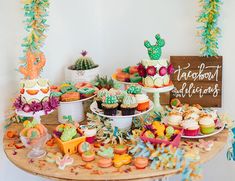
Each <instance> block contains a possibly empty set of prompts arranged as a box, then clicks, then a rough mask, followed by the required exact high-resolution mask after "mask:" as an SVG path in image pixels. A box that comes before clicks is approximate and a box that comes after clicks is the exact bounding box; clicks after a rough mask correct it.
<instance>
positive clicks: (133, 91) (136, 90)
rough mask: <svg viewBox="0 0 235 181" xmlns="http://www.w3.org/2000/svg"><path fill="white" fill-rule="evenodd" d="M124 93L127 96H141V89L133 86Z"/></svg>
mask: <svg viewBox="0 0 235 181" xmlns="http://www.w3.org/2000/svg"><path fill="white" fill-rule="evenodd" d="M126 91H127V93H128V94H133V95H136V94H141V92H142V90H141V87H139V86H134V85H132V86H130V87H129V88H128V89H127V90H126Z"/></svg>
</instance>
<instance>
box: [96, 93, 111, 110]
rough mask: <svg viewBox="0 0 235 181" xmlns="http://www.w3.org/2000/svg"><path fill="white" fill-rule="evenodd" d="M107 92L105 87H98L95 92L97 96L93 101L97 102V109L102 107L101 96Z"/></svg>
mask: <svg viewBox="0 0 235 181" xmlns="http://www.w3.org/2000/svg"><path fill="white" fill-rule="evenodd" d="M107 93H108V90H107V89H100V90H99V91H98V92H97V96H96V97H95V101H96V103H97V107H98V108H99V109H102V99H103V97H104V96H105V95H106V94H107Z"/></svg>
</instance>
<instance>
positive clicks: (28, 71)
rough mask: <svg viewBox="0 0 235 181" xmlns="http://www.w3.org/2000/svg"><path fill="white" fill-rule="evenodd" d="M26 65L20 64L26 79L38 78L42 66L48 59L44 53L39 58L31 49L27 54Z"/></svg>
mask: <svg viewBox="0 0 235 181" xmlns="http://www.w3.org/2000/svg"><path fill="white" fill-rule="evenodd" d="M26 62H27V64H26V66H20V67H19V71H20V73H22V74H23V75H24V76H25V78H26V79H28V78H29V79H36V78H38V77H39V75H40V72H41V70H42V68H43V67H44V66H45V64H46V59H45V56H44V54H43V53H40V54H39V57H38V58H37V57H36V56H35V55H34V54H33V53H32V52H31V51H28V52H27V54H26Z"/></svg>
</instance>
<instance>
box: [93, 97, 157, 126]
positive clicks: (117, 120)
mask: <svg viewBox="0 0 235 181" xmlns="http://www.w3.org/2000/svg"><path fill="white" fill-rule="evenodd" d="M153 107H154V106H153V102H152V101H150V107H149V109H148V110H147V111H143V112H140V111H135V114H134V115H128V116H122V115H121V111H119V110H118V111H117V115H116V116H109V115H104V112H103V110H102V109H99V108H98V107H97V103H96V102H93V103H92V104H91V105H90V109H91V111H92V112H93V113H94V114H97V115H99V116H102V117H105V118H109V119H111V120H112V126H113V127H118V128H119V129H125V130H128V129H130V127H131V124H132V119H133V117H137V116H141V115H143V114H146V113H148V112H149V111H151V110H152V109H153Z"/></svg>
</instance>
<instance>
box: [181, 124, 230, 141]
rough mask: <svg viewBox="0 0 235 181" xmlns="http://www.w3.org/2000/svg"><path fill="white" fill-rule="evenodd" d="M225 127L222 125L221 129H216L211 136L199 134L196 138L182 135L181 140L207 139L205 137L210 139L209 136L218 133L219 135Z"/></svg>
mask: <svg viewBox="0 0 235 181" xmlns="http://www.w3.org/2000/svg"><path fill="white" fill-rule="evenodd" d="M224 127H225V125H224V124H223V126H222V127H221V128H218V129H216V130H215V131H214V132H213V133H211V134H202V133H200V132H199V135H198V136H184V135H182V138H188V139H201V138H207V137H210V136H214V135H216V134H218V133H220V132H221V131H223V129H224Z"/></svg>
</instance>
